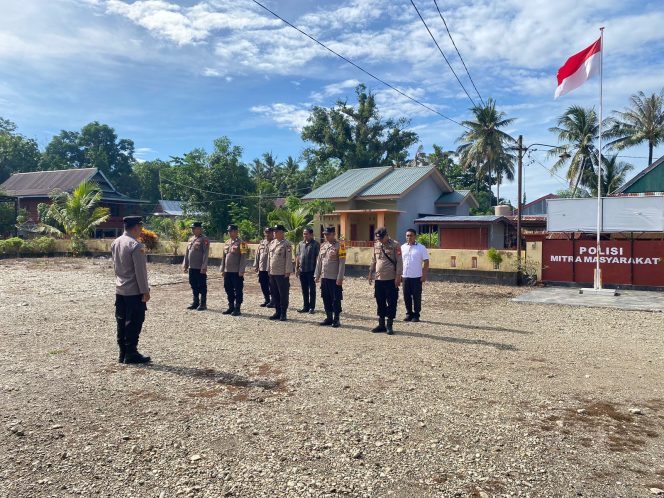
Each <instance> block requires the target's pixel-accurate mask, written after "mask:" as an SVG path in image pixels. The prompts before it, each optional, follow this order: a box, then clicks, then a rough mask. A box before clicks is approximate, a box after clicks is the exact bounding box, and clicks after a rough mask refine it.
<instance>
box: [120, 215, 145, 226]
mask: <svg viewBox="0 0 664 498" xmlns="http://www.w3.org/2000/svg"><path fill="white" fill-rule="evenodd" d="M122 221H123V222H124V226H125V227H126V228H131V227H135V226H136V225H140V224H141V223H143V217H142V216H125V217H124V218H122Z"/></svg>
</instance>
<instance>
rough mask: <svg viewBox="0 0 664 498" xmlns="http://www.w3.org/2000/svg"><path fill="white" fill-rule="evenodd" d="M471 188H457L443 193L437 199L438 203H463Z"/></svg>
mask: <svg viewBox="0 0 664 498" xmlns="http://www.w3.org/2000/svg"><path fill="white" fill-rule="evenodd" d="M469 192H470V190H455V191H454V192H446V193H444V194H441V195H440V197H439V198H438V199H437V200H436V204H461V203H462V202H463V200H464V199H465V198H466V196H467V195H468V193H469Z"/></svg>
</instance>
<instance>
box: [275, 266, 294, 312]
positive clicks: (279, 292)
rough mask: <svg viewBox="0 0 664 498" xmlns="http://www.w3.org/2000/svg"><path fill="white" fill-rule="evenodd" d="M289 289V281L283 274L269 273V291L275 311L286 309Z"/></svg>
mask: <svg viewBox="0 0 664 498" xmlns="http://www.w3.org/2000/svg"><path fill="white" fill-rule="evenodd" d="M289 289H290V281H289V280H288V278H286V276H285V275H270V293H271V294H272V302H273V303H274V309H275V311H278V312H285V311H286V310H287V309H288V290H289Z"/></svg>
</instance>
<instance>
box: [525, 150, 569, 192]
mask: <svg viewBox="0 0 664 498" xmlns="http://www.w3.org/2000/svg"><path fill="white" fill-rule="evenodd" d="M531 152H532V151H528V157H529V158H530V159H531V161H534V162H536V163H537V164H539V165H540V166H541V167H542V168H544V169H545V170H546V171H547V172H548V173H549V174H550V175H551V176H555V177H556V178H557V179H558V180H559V181H562V183H563V185H564V186H565V187H569V182H568V181H567V180H566V179H565V178H563V177H562V176H560V175H558V174H557V173H555V172H554V171H553V170H552V169H550V168H547V167H546V166H545V165H544V164H543V163H542V162H541V161H540V160H539V159H537V158H536V157H534V156H533V155H532V154H531Z"/></svg>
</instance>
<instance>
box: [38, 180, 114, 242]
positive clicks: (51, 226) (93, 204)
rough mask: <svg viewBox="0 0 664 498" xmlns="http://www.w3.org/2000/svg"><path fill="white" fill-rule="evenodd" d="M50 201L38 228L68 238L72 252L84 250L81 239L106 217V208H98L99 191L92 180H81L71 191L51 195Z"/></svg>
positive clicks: (107, 213) (107, 212) (107, 210)
mask: <svg viewBox="0 0 664 498" xmlns="http://www.w3.org/2000/svg"><path fill="white" fill-rule="evenodd" d="M51 200H52V201H53V202H52V204H51V205H50V206H49V208H48V211H47V212H46V216H45V219H44V220H42V224H41V226H40V228H41V231H43V232H46V233H49V234H51V235H57V236H60V237H61V236H63V235H66V236H67V237H69V238H71V241H72V252H73V253H74V254H78V253H81V252H84V251H85V243H84V242H83V241H84V240H85V239H87V238H89V237H90V235H91V233H92V230H93V229H94V228H95V227H96V226H99V225H100V224H102V223H104V222H105V221H106V220H107V219H108V218H109V216H110V211H109V209H108V208H104V207H99V206H97V204H99V201H100V200H101V190H100V189H99V185H97V184H96V183H94V182H87V181H85V182H82V183H81V184H80V185H79V186H78V187H76V188H75V189H74V190H73V191H72V193H71V194H70V193H68V192H55V193H53V194H51Z"/></svg>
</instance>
